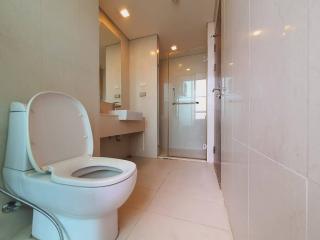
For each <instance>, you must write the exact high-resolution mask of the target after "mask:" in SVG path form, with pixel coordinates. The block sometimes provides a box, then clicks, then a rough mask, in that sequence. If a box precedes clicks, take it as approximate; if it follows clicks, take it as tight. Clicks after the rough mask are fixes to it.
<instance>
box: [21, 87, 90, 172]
mask: <svg viewBox="0 0 320 240" xmlns="http://www.w3.org/2000/svg"><path fill="white" fill-rule="evenodd" d="M27 130H28V131H27V152H28V155H29V159H30V162H31V164H32V166H33V167H34V169H35V170H37V171H38V172H46V171H47V170H48V168H47V167H48V166H49V165H51V164H53V163H56V162H61V161H64V160H67V159H71V158H75V157H79V156H84V155H89V156H91V155H92V153H93V138H92V131H91V126H90V122H89V118H88V114H87V112H86V110H85V108H84V106H83V105H82V104H81V103H80V102H79V101H78V100H77V99H75V98H73V97H71V96H68V95H66V94H64V93H60V92H41V93H38V94H37V95H35V96H33V97H32V98H31V99H30V101H29V102H28V105H27Z"/></svg>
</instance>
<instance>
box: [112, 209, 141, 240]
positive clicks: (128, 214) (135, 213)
mask: <svg viewBox="0 0 320 240" xmlns="http://www.w3.org/2000/svg"><path fill="white" fill-rule="evenodd" d="M118 214H119V235H118V238H117V240H125V239H127V238H128V236H129V234H130V233H131V232H132V230H133V228H134V227H135V226H136V224H137V223H138V221H139V220H140V218H141V216H142V211H141V210H139V209H135V208H130V207H122V208H120V209H119V212H118Z"/></svg>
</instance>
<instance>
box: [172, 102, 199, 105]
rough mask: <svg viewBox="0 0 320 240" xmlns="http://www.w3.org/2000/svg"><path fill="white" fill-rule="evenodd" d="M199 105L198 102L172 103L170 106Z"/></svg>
mask: <svg viewBox="0 0 320 240" xmlns="http://www.w3.org/2000/svg"><path fill="white" fill-rule="evenodd" d="M184 104H199V102H173V103H172V105H184Z"/></svg>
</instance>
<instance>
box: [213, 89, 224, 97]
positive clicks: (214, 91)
mask: <svg viewBox="0 0 320 240" xmlns="http://www.w3.org/2000/svg"><path fill="white" fill-rule="evenodd" d="M212 92H213V93H214V94H215V96H217V97H219V99H220V98H221V95H222V94H221V88H214V89H212Z"/></svg>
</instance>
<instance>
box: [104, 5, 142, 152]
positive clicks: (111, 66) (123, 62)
mask: <svg viewBox="0 0 320 240" xmlns="http://www.w3.org/2000/svg"><path fill="white" fill-rule="evenodd" d="M99 22H100V26H99V37H100V38H99V57H100V59H99V73H100V74H99V87H100V119H99V135H100V141H101V146H104V145H106V143H105V142H109V145H110V142H112V143H113V144H116V143H117V142H120V141H121V139H123V141H127V139H128V138H130V135H131V134H139V133H140V134H141V133H143V132H144V131H145V119H144V117H143V114H142V112H138V111H131V110H130V109H129V72H128V71H129V59H128V58H129V40H128V39H127V38H126V37H125V36H124V35H123V34H122V32H120V31H119V30H118V29H117V28H116V27H115V26H114V25H113V24H112V22H111V21H110V20H109V19H108V18H107V17H106V16H105V14H104V13H103V12H102V11H100V16H99ZM113 137H114V138H115V139H116V141H112V138H113ZM109 147H110V146H109ZM101 152H103V149H102V150H101ZM103 155H105V154H103Z"/></svg>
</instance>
